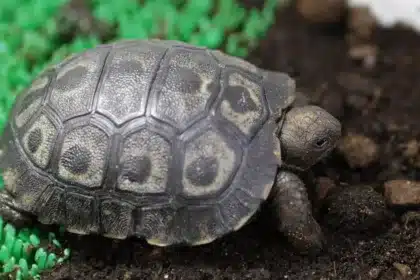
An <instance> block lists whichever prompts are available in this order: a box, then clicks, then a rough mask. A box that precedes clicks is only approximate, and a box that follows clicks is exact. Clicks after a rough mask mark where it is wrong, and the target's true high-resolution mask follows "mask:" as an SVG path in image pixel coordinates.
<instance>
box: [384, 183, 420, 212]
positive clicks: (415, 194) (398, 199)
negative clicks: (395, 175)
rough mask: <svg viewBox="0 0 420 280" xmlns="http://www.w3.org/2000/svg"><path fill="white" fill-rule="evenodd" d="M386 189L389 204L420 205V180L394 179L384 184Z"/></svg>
mask: <svg viewBox="0 0 420 280" xmlns="http://www.w3.org/2000/svg"><path fill="white" fill-rule="evenodd" d="M384 189H385V198H386V201H387V203H388V204H389V205H395V206H405V205H407V206H408V205H420V182H416V181H409V180H392V181H388V182H386V183H385V184H384Z"/></svg>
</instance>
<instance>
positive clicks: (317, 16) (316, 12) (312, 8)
mask: <svg viewBox="0 0 420 280" xmlns="http://www.w3.org/2000/svg"><path fill="white" fill-rule="evenodd" d="M296 8H297V11H298V12H299V14H301V15H302V16H303V18H304V19H306V20H309V21H312V22H315V23H337V22H339V21H340V20H341V19H342V18H343V16H344V15H345V13H346V10H347V1H345V0H298V1H297V3H296Z"/></svg>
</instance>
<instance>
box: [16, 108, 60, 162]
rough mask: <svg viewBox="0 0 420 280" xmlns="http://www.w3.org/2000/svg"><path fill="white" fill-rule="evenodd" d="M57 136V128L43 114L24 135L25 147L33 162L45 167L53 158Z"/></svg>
mask: <svg viewBox="0 0 420 280" xmlns="http://www.w3.org/2000/svg"><path fill="white" fill-rule="evenodd" d="M56 137H57V129H56V128H55V126H54V125H53V123H52V122H51V121H50V120H49V119H48V118H47V117H46V116H45V115H41V116H40V117H39V118H38V119H37V120H36V121H34V123H33V124H32V126H31V127H30V128H29V129H28V130H27V131H26V132H25V134H24V136H23V139H22V141H23V148H24V149H25V152H26V153H27V154H28V156H29V157H30V159H31V160H32V162H33V163H35V164H36V165H37V166H39V167H41V168H45V167H46V166H47V164H48V162H49V160H50V158H51V153H52V149H53V147H54V144H55V139H56Z"/></svg>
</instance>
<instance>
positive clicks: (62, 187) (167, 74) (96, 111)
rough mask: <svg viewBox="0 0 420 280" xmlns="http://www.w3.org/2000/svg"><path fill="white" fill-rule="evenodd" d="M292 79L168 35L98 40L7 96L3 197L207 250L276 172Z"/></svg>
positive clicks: (104, 230) (37, 211)
mask: <svg viewBox="0 0 420 280" xmlns="http://www.w3.org/2000/svg"><path fill="white" fill-rule="evenodd" d="M293 99H294V83H293V80H292V79H291V78H289V76H287V75H286V74H282V73H274V72H267V71H263V70H261V69H259V68H257V67H255V66H254V65H252V64H250V63H248V62H246V61H244V60H242V59H239V58H235V57H231V56H229V55H226V54H223V53H222V52H220V51H215V50H209V49H205V48H199V47H195V46H192V45H188V44H185V43H181V42H176V41H160V40H134V41H120V42H116V43H112V44H106V45H100V46H98V47H96V48H94V49H90V50H87V51H85V52H83V53H79V54H76V55H73V56H72V57H70V58H68V59H66V60H64V61H63V62H61V63H59V64H58V65H56V66H54V67H51V68H49V69H47V70H45V71H44V72H43V73H42V74H40V75H39V76H38V78H37V79H35V80H34V81H33V83H32V85H31V86H30V87H29V88H28V89H27V90H26V91H25V92H23V93H22V94H20V95H19V96H18V98H17V100H16V102H15V105H14V108H13V110H12V116H11V121H10V123H9V124H8V126H7V128H6V131H5V133H4V135H3V139H2V143H3V150H4V156H5V160H4V161H3V169H4V180H5V186H6V190H7V191H8V192H10V193H11V194H12V195H13V197H14V198H15V199H16V202H17V205H19V207H20V208H22V210H23V211H27V212H29V213H33V214H34V215H35V216H36V217H37V218H38V220H39V221H40V222H41V223H44V224H62V225H64V226H65V228H66V229H67V230H68V231H69V232H74V233H78V234H89V233H98V234H102V235H104V236H107V237H111V238H118V239H123V238H126V237H129V236H137V237H143V238H145V239H146V240H147V241H148V242H149V243H150V244H154V245H159V246H166V245H171V244H180V243H186V244H191V245H198V244H205V243H209V242H211V241H213V240H215V239H216V238H218V237H221V236H222V235H224V234H226V233H229V232H231V231H233V230H237V229H239V228H240V227H242V226H243V225H244V224H245V223H246V222H247V221H248V219H249V218H250V217H251V216H252V215H253V214H254V213H255V212H256V210H257V209H258V207H259V206H260V204H261V202H262V201H264V200H265V199H266V198H267V196H268V194H269V192H270V190H271V187H272V184H273V181H274V179H275V175H276V171H277V169H278V167H279V164H280V162H281V161H280V143H279V141H278V139H277V137H276V135H275V134H276V127H277V125H276V122H277V121H278V120H279V118H281V115H282V111H283V110H284V109H285V108H286V107H288V106H289V105H291V103H292V101H293Z"/></svg>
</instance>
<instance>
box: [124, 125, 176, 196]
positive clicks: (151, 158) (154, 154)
mask: <svg viewBox="0 0 420 280" xmlns="http://www.w3.org/2000/svg"><path fill="white" fill-rule="evenodd" d="M170 163H171V147H170V144H169V143H168V142H167V141H166V140H165V139H164V138H163V137H162V136H160V135H158V134H156V133H153V132H151V131H149V130H146V129H143V130H141V131H139V132H136V133H133V134H132V135H130V136H129V137H128V138H126V140H125V142H124V146H123V152H122V155H121V158H120V166H121V174H120V176H119V177H118V189H120V190H125V191H130V192H134V193H138V194H142V193H161V192H164V191H165V189H166V184H167V181H168V171H169V164H170Z"/></svg>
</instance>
